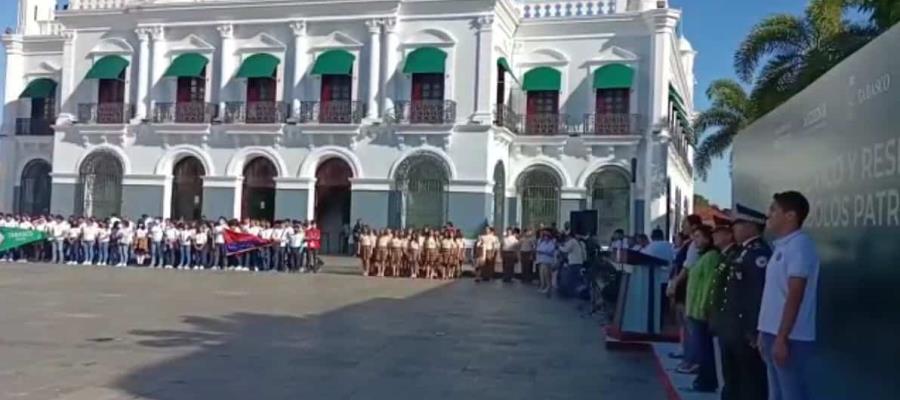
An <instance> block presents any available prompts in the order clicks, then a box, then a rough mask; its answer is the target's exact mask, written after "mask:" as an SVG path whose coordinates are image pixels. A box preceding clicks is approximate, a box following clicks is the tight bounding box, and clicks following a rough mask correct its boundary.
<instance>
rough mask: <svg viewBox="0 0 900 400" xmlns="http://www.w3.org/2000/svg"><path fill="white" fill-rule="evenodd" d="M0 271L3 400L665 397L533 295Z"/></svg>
mask: <svg viewBox="0 0 900 400" xmlns="http://www.w3.org/2000/svg"><path fill="white" fill-rule="evenodd" d="M338 272H344V273H325V274H318V275H302V276H301V275H276V274H251V273H243V272H200V271H170V270H148V269H137V268H127V269H125V268H122V269H117V268H96V267H56V266H48V265H35V264H0V398H2V399H29V400H31V399H34V400H60V399H66V400H76V399H77V400H112V399H154V400H201V399H216V400H219V399H254V400H256V399H260V400H268V399H323V400H338V399H391V400H394V399H416V400H427V399H465V400H469V399H503V400H519V399H541V400H543V399H547V400H551V399H640V400H644V399H650V400H652V399H665V398H666V395H665V391H664V388H663V386H662V384H661V383H660V382H659V379H658V377H657V372H656V367H655V365H654V362H655V361H654V360H653V358H652V356H651V355H649V354H645V353H639V352H610V351H607V350H606V349H605V348H604V346H603V341H602V337H601V334H600V326H599V325H598V323H597V322H596V321H595V320H591V319H582V318H580V317H579V315H578V312H577V311H576V310H575V304H574V303H572V302H565V301H560V300H555V299H554V300H547V299H545V298H543V297H542V296H540V295H539V294H538V293H536V292H535V290H534V289H533V288H531V287H526V286H522V285H520V284H512V285H504V284H502V283H499V282H495V283H491V284H476V283H475V282H473V281H472V280H469V279H466V280H461V281H458V282H440V281H421V280H405V279H378V278H364V277H360V276H353V275H350V274H347V273H346V272H347V270H346V269H344V270H341V271H338Z"/></svg>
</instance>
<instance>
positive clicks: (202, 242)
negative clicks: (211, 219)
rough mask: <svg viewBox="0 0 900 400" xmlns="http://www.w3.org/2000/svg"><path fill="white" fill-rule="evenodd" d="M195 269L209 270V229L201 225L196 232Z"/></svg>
mask: <svg viewBox="0 0 900 400" xmlns="http://www.w3.org/2000/svg"><path fill="white" fill-rule="evenodd" d="M194 260H195V261H194V269H206V268H209V227H208V226H207V225H206V224H199V227H198V228H197V231H196V232H194Z"/></svg>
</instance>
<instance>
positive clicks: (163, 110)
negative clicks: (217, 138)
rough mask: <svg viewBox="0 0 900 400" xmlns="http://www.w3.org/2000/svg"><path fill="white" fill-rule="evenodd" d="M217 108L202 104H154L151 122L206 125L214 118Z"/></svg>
mask: <svg viewBox="0 0 900 400" xmlns="http://www.w3.org/2000/svg"><path fill="white" fill-rule="evenodd" d="M218 108H219V107H218V106H217V105H216V104H212V103H203V102H183V103H156V105H155V106H154V107H153V122H154V123H156V124H171V123H176V124H208V123H211V122H212V120H213V119H214V118H215V117H216V114H217V112H218Z"/></svg>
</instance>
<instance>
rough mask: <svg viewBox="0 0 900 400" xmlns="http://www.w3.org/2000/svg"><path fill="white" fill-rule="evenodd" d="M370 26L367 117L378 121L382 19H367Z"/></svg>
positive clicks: (379, 114) (379, 113) (379, 115)
mask: <svg viewBox="0 0 900 400" xmlns="http://www.w3.org/2000/svg"><path fill="white" fill-rule="evenodd" d="M366 26H367V27H368V28H369V34H371V38H370V39H369V100H368V107H369V110H368V114H367V116H366V117H367V118H368V119H369V120H371V121H377V120H378V119H379V118H380V117H381V112H380V110H379V109H378V90H379V88H380V87H381V71H380V67H381V21H380V20H377V19H373V20H369V21H366Z"/></svg>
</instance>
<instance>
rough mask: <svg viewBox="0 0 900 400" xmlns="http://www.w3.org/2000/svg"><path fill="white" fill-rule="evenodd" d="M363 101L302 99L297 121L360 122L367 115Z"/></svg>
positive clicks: (322, 122)
mask: <svg viewBox="0 0 900 400" xmlns="http://www.w3.org/2000/svg"><path fill="white" fill-rule="evenodd" d="M366 111H367V110H366V103H365V102H361V101H349V100H347V101H301V102H300V110H299V112H298V113H297V122H298V123H301V124H309V123H320V124H359V123H362V120H363V118H364V117H365V116H366Z"/></svg>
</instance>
